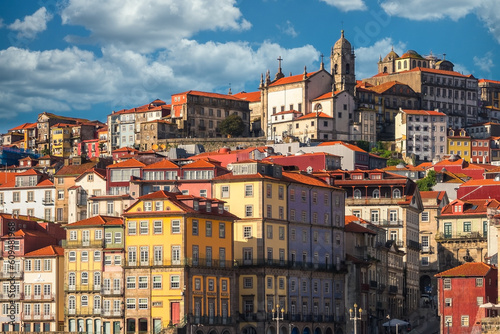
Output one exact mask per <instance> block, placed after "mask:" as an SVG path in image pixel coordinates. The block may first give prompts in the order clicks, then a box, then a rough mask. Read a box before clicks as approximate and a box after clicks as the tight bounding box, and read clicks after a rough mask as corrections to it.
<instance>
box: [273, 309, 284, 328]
mask: <svg viewBox="0 0 500 334" xmlns="http://www.w3.org/2000/svg"><path fill="white" fill-rule="evenodd" d="M280 312H281V313H280ZM284 315H285V309H284V308H281V310H280V305H279V304H276V309H273V320H276V334H280V320H281V321H283V319H284Z"/></svg>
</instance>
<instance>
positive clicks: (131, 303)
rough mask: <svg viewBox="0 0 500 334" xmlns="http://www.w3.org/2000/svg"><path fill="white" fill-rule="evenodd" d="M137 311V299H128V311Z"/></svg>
mask: <svg viewBox="0 0 500 334" xmlns="http://www.w3.org/2000/svg"><path fill="white" fill-rule="evenodd" d="M134 309H135V298H127V310H134Z"/></svg>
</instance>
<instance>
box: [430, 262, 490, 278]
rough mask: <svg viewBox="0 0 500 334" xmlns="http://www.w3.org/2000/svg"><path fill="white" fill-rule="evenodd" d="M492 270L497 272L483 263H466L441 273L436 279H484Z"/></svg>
mask: <svg viewBox="0 0 500 334" xmlns="http://www.w3.org/2000/svg"><path fill="white" fill-rule="evenodd" d="M490 270H497V268H496V267H495V266H494V265H490V264H486V263H483V262H466V263H464V264H462V265H460V266H458V267H455V268H451V269H448V270H445V271H443V272H440V273H439V274H437V275H435V277H484V276H486V274H488V272H489V271H490Z"/></svg>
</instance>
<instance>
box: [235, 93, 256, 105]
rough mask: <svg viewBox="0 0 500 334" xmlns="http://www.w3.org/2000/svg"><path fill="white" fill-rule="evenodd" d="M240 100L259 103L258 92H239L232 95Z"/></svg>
mask: <svg viewBox="0 0 500 334" xmlns="http://www.w3.org/2000/svg"><path fill="white" fill-rule="evenodd" d="M233 96H234V97H237V98H239V99H242V100H247V101H248V102H260V91H256V92H250V93H247V92H239V93H236V94H234V95H233Z"/></svg>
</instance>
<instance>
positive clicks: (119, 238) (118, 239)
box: [115, 232, 122, 244]
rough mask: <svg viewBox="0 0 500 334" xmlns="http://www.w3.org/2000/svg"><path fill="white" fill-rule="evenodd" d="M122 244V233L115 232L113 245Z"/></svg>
mask: <svg viewBox="0 0 500 334" xmlns="http://www.w3.org/2000/svg"><path fill="white" fill-rule="evenodd" d="M121 243H122V232H115V244H121Z"/></svg>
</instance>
